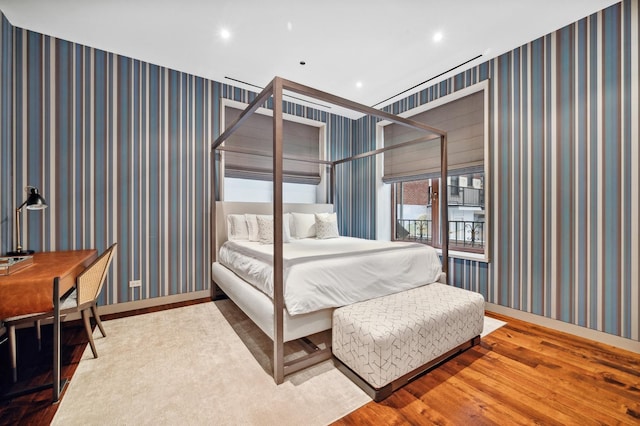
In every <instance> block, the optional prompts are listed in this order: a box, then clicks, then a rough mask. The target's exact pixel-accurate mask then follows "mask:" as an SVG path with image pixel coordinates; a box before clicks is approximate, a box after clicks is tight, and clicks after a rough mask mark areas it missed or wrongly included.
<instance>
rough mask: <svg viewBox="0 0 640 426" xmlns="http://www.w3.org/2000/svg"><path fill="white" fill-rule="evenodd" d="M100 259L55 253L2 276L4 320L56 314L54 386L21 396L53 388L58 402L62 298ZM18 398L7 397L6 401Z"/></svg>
mask: <svg viewBox="0 0 640 426" xmlns="http://www.w3.org/2000/svg"><path fill="white" fill-rule="evenodd" d="M97 257H98V252H97V251H96V250H94V249H90V250H71V251H53V252H44V253H36V254H34V255H33V265H31V266H29V267H27V268H25V269H22V270H20V271H18V272H14V273H12V274H11V275H6V276H0V319H2V318H10V317H14V316H18V315H26V314H35V313H40V312H53V317H54V321H53V343H54V344H53V383H52V384H51V385H48V386H44V387H42V386H41V387H38V388H35V389H27V390H25V391H21V392H19V394H24V393H28V392H29V391H37V390H41V389H42V388H47V387H50V386H53V400H54V402H56V401H58V399H59V397H60V392H61V391H62V388H63V387H64V382H63V383H62V386H60V303H59V302H60V296H62V295H64V294H65V293H66V292H67V291H69V290H70V289H71V288H72V287H73V286H74V285H75V281H76V277H77V276H78V275H79V274H80V273H81V272H82V271H84V270H85V269H86V267H87V266H89V265H90V264H91V262H93V261H94V260H95V259H96V258H97ZM15 396H17V395H10V396H7V395H5V396H3V399H5V398H8V397H15Z"/></svg>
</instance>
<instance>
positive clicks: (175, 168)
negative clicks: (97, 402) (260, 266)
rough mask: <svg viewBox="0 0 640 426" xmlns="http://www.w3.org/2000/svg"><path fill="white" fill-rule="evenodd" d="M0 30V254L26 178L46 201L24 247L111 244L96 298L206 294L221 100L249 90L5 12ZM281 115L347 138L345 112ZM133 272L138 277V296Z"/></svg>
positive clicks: (245, 98) (295, 109)
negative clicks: (13, 20) (45, 31)
mask: <svg viewBox="0 0 640 426" xmlns="http://www.w3.org/2000/svg"><path fill="white" fill-rule="evenodd" d="M1 25H2V28H1V35H2V41H1V42H2V44H1V48H2V52H1V55H0V60H2V64H1V69H0V71H1V72H2V75H0V78H1V79H2V85H1V86H0V90H2V92H1V93H0V99H1V100H2V102H1V103H0V107H1V108H2V110H1V111H0V119H1V120H2V123H1V124H2V129H1V132H0V143H1V147H0V162H1V163H0V164H2V172H1V173H0V188H1V191H0V193H1V194H2V195H1V197H2V205H1V207H0V215H1V216H0V241H1V246H0V250H1V251H2V252H6V251H7V250H9V249H10V248H11V247H12V245H13V232H14V231H13V229H14V228H13V227H14V223H13V222H14V220H13V211H14V210H13V209H14V208H15V206H16V205H18V204H20V203H22V201H24V197H25V193H24V192H23V188H24V187H25V186H26V185H34V186H37V187H39V188H40V191H41V193H42V194H43V196H44V197H45V199H46V200H47V202H48V204H49V208H48V209H46V210H44V211H43V212H25V213H24V215H23V219H24V225H25V226H24V228H25V229H24V231H25V233H26V235H27V238H25V242H26V244H24V245H25V246H26V247H28V248H31V249H34V250H37V251H48V250H67V249H80V248H90V247H92V248H97V249H98V250H99V251H102V250H104V249H106V248H107V246H108V245H109V244H111V243H112V242H114V241H117V242H118V243H119V249H118V253H117V256H116V258H115V259H114V264H113V266H112V272H111V273H110V274H109V277H108V279H107V282H106V284H105V288H104V290H103V292H102V295H101V300H100V303H101V304H106V305H112V304H116V303H122V302H129V301H135V300H140V299H152V298H156V297H161V296H173V295H179V294H183V293H190V292H196V291H199V290H206V289H208V288H209V285H210V258H211V257H210V253H209V249H210V242H209V241H210V240H209V235H210V228H209V212H210V204H209V203H210V188H211V187H210V185H211V181H212V176H213V175H212V173H211V170H210V169H211V166H210V154H209V147H210V144H211V142H213V140H214V139H215V137H216V136H218V134H219V128H220V127H219V105H220V99H221V98H229V99H234V100H237V101H241V102H250V101H251V100H252V99H253V97H254V96H255V94H253V93H251V92H247V91H245V90H241V89H238V88H235V87H232V86H227V85H224V84H221V83H218V82H214V81H211V80H206V79H203V78H200V77H196V76H193V75H189V74H186V73H182V72H178V71H174V70H170V69H167V68H164V67H159V66H156V65H152V64H148V63H145V62H142V61H138V60H135V59H131V58H127V57H123V56H119V55H116V54H112V53H108V52H105V51H101V50H98V49H93V48H90V47H86V46H82V45H79V44H76V43H71V42H68V41H64V40H60V39H56V38H54V37H50V36H46V35H42V34H39V33H35V32H32V31H27V30H24V29H21V28H17V27H12V26H11V24H10V23H9V22H8V21H7V20H6V19H5V18H4V16H2V20H1ZM12 67H13V71H12ZM12 88H13V91H14V94H15V98H14V99H13V102H11V99H12V98H11V96H12V95H11V93H12ZM285 112H287V113H290V114H295V115H299V116H304V117H307V118H311V119H314V120H320V121H325V122H328V126H327V129H328V130H327V131H328V132H329V133H328V134H329V135H330V138H331V139H332V140H336V141H337V142H338V143H342V142H341V141H342V140H343V139H344V140H346V141H349V136H348V135H347V134H344V133H343V132H342V130H341V129H342V128H345V129H348V128H349V126H348V125H345V124H344V123H348V122H349V121H350V120H348V119H344V118H341V117H334V116H331V115H330V114H326V113H324V112H319V111H316V110H313V109H311V108H305V107H301V106H299V105H293V104H290V103H286V104H285ZM12 124H13V126H14V127H13V129H14V130H15V137H14V136H12V135H11V129H12V127H11V125H12ZM14 170H15V173H13V171H14ZM339 208H341V207H340V206H339ZM343 226H344V227H345V228H346V226H347V225H346V224H343ZM131 279H141V280H142V288H141V291H140V292H139V291H137V290H136V291H135V292H133V293H132V292H131V291H130V289H129V287H128V282H129V280H131Z"/></svg>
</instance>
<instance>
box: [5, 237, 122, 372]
mask: <svg viewBox="0 0 640 426" xmlns="http://www.w3.org/2000/svg"><path fill="white" fill-rule="evenodd" d="M117 244H118V243H113V244H112V245H111V247H109V248H108V249H107V250H105V251H104V253H102V254H101V255H100V256H99V257H98V258H97V259H96V260H95V261H93V263H92V264H91V265H89V266H88V267H87V269H85V270H84V271H83V272H82V273H81V274H80V275H78V277H77V278H76V287H75V288H74V289H73V291H72V292H71V293H70V294H69V295H68V296H66V297H65V298H64V299H62V300H61V304H60V315H61V316H62V315H68V314H70V313H73V312H78V311H80V314H81V315H82V320H83V322H84V328H85V331H86V332H87V338H88V339H89V345H91V351H92V352H93V357H94V358H97V357H98V352H97V351H96V346H95V344H94V342H93V330H92V329H91V320H90V317H89V310H91V313H92V314H93V317H94V318H95V320H96V324H97V326H98V328H99V329H100V332H101V333H102V336H103V337H107V334H106V333H105V331H104V328H103V327H102V321H100V316H99V315H98V310H97V304H96V299H97V298H98V295H99V294H100V290H102V285H103V284H104V280H105V278H106V276H107V271H108V269H109V265H111V261H112V260H113V255H114V253H115V249H116V246H117ZM52 316H53V312H43V313H37V314H29V315H21V316H19V317H14V318H7V319H5V320H4V323H5V327H6V328H7V331H8V335H9V352H10V353H11V369H12V372H13V382H14V383H15V382H17V381H18V369H17V361H16V330H15V329H16V325H19V324H23V323H29V322H33V323H34V325H35V328H36V332H37V336H38V350H39V349H40V347H41V342H40V321H41V320H43V319H47V318H51V317H52Z"/></svg>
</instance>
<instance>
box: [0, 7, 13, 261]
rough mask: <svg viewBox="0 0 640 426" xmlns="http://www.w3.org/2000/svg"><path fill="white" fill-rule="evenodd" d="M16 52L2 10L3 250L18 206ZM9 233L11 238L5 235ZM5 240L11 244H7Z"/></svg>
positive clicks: (0, 214) (0, 209) (0, 150)
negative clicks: (15, 172) (14, 141)
mask: <svg viewBox="0 0 640 426" xmlns="http://www.w3.org/2000/svg"><path fill="white" fill-rule="evenodd" d="M12 52H13V31H12V27H11V24H10V23H9V21H7V18H5V16H4V15H2V14H1V13H0V237H1V238H0V241H2V243H3V244H2V247H1V252H2V253H4V252H6V251H7V250H8V248H9V245H8V244H9V241H12V239H11V238H10V237H9V236H10V235H12V234H11V232H12V229H13V225H12V221H13V217H14V207H12V204H13V203H12V200H13V194H12V191H11V190H10V188H11V186H12V182H13V179H12V175H13V167H12V166H13V164H12V161H11V152H12V150H11V135H12V129H13V126H12V123H13V122H12V106H11V86H12V82H13V79H12V76H13V73H12V65H13V61H12ZM5 236H7V238H5ZM5 240H6V241H7V245H6V247H5V243H4V242H5Z"/></svg>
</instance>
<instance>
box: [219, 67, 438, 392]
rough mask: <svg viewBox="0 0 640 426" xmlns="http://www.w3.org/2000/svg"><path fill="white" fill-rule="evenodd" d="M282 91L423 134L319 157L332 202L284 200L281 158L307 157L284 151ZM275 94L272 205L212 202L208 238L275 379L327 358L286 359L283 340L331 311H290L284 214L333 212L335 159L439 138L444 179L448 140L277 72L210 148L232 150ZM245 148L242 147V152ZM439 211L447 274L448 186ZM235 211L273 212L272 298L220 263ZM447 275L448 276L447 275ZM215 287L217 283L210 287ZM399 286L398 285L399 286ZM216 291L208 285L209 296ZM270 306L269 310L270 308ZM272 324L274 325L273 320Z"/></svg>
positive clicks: (326, 354) (317, 324)
mask: <svg viewBox="0 0 640 426" xmlns="http://www.w3.org/2000/svg"><path fill="white" fill-rule="evenodd" d="M284 91H287V92H292V93H296V94H298V95H302V96H306V97H308V98H313V99H317V100H321V101H324V102H328V103H330V104H333V105H337V106H340V107H343V108H347V109H351V110H353V111H356V112H359V113H362V114H365V115H369V116H372V117H375V118H378V119H382V120H387V121H389V122H391V123H396V124H399V125H402V126H408V127H410V128H412V129H415V130H418V131H421V132H424V133H425V136H424V137H420V138H418V139H415V140H412V141H409V142H404V143H401V144H397V145H393V146H390V147H384V148H379V149H376V150H373V151H370V152H365V153H360V154H356V155H353V156H351V157H348V158H342V159H337V160H334V161H328V160H317V161H316V162H317V163H319V164H324V165H326V166H328V167H329V168H330V191H329V192H330V199H331V204H325V205H304V204H299V205H294V206H292V205H285V204H284V203H283V194H282V186H283V160H294V161H305V160H300V159H298V158H292V157H286V158H285V157H284V156H283V139H284V133H283V105H282V104H283V99H282V98H283V93H284ZM270 97H273V204H269V203H266V204H265V203H262V205H260V203H224V202H213V203H212V204H213V209H212V210H213V211H212V229H213V234H214V238H213V239H212V253H213V265H212V273H213V279H214V281H215V282H216V284H217V285H219V286H220V287H221V288H223V290H224V291H225V293H227V295H228V296H229V297H230V298H231V299H232V300H233V301H234V302H235V303H236V304H237V305H238V306H239V307H240V308H241V309H242V310H243V311H245V313H247V315H248V316H249V317H250V318H251V319H252V320H253V321H254V322H256V324H258V325H259V326H260V328H261V329H262V330H263V331H264V332H265V333H266V334H267V335H269V337H271V338H272V340H273V345H274V346H273V369H274V371H273V376H274V380H275V382H276V383H277V384H280V383H282V382H283V381H284V377H285V376H286V375H289V374H291V373H294V372H296V371H299V370H301V369H303V368H306V367H308V366H310V365H313V364H315V363H317V362H320V361H323V360H326V359H329V358H331V350H330V349H329V348H325V349H323V350H315V351H313V352H312V353H311V354H309V355H308V356H306V357H303V358H300V359H297V360H293V361H291V362H287V363H285V361H284V342H286V341H289V340H292V339H295V338H299V337H304V336H306V335H309V334H312V333H314V332H317V331H319V330H324V329H328V328H331V311H332V309H330V308H325V309H320V310H317V311H314V312H309V313H303V314H300V315H290V314H289V312H287V309H286V305H285V285H284V283H285V277H284V275H285V274H284V271H285V257H284V239H285V237H286V235H284V233H283V231H285V230H286V229H285V228H286V226H285V225H286V224H285V223H284V220H283V217H284V216H283V215H284V213H286V212H293V211H298V212H306V213H319V212H332V211H333V200H334V198H335V192H336V191H335V167H336V166H337V165H339V164H342V163H346V162H349V161H353V160H356V159H359V158H366V157H370V156H375V155H378V154H381V153H383V152H385V151H387V150H389V149H396V148H399V147H404V146H409V145H413V144H418V143H434V141H439V143H440V159H441V164H442V168H441V179H442V181H443V182H446V181H447V167H446V165H447V143H446V132H444V131H442V130H439V129H436V128H433V127H431V126H428V125H426V124H423V123H419V122H415V121H412V120H409V119H406V118H402V117H399V116H396V115H393V114H390V113H387V112H384V111H380V110H376V109H374V108H371V107H368V106H365V105H361V104H359V103H356V102H353V101H349V100H347V99H344V98H340V97H338V96H334V95H331V94H328V93H326V92H322V91H319V90H316V89H312V88H309V87H307V86H303V85H300V84H297V83H294V82H291V81H288V80H285V79H282V78H280V77H276V78H274V79H273V80H272V81H271V83H270V84H269V85H268V86H267V87H266V88H265V89H264V90H263V91H262V92H261V93H260V94H259V95H258V96H257V97H256V98H255V99H254V100H253V102H251V103H250V104H249V105H248V107H247V108H246V109H245V110H244V111H243V112H242V113H241V114H240V116H239V117H238V118H237V120H235V122H233V123H232V124H231V125H230V126H228V127H227V129H226V130H225V131H224V132H223V133H222V135H220V136H219V137H218V138H217V139H216V140H215V141H214V143H213V144H212V153H213V154H215V152H216V151H234V150H233V147H225V146H222V143H223V142H224V141H225V140H227V139H228V138H229V137H230V136H231V134H233V132H234V131H236V130H237V129H238V128H239V127H240V126H242V125H243V123H244V122H245V121H246V120H247V119H248V118H249V117H250V116H251V114H253V113H254V112H256V110H257V109H258V108H259V107H260V106H262V105H263V104H265V103H266V102H267V100H268V99H269V98H270ZM244 152H245V153H246V150H245V151H244ZM212 163H213V164H212V166H214V167H212V170H215V155H212ZM215 193H216V190H215V185H212V200H215ZM441 197H442V203H441V205H442V206H445V207H443V208H442V209H441V210H442V211H441V213H440V214H441V218H442V220H441V226H442V229H443V230H445V231H444V232H441V236H442V237H441V238H442V262H441V267H442V272H443V276H444V277H446V276H447V274H446V272H447V265H448V232H446V230H447V226H448V218H447V208H446V206H447V191H443V193H442V195H441ZM235 213H254V214H259V215H271V218H272V221H273V238H272V251H271V252H270V255H271V259H272V286H273V289H272V294H273V295H272V298H269V296H267V295H266V294H265V293H264V292H261V291H260V290H257V289H255V288H252V287H251V285H245V284H246V282H245V280H243V279H242V278H240V277H239V276H237V275H236V274H234V272H231V271H230V270H229V269H228V268H227V267H225V266H223V265H222V264H220V262H218V260H219V259H218V256H219V251H218V250H219V249H220V246H221V244H222V243H223V242H224V241H225V240H226V239H227V234H226V229H225V223H226V220H227V219H226V218H227V216H228V215H230V214H235ZM445 279H446V278H445ZM430 282H433V280H432V281H425V282H423V283H421V284H422V285H425V284H429V283H430ZM214 287H215V286H214ZM400 290H401V289H400ZM214 291H215V290H214V289H213V288H212V296H213V292H214ZM269 311H270V312H269ZM271 324H272V325H271Z"/></svg>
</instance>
